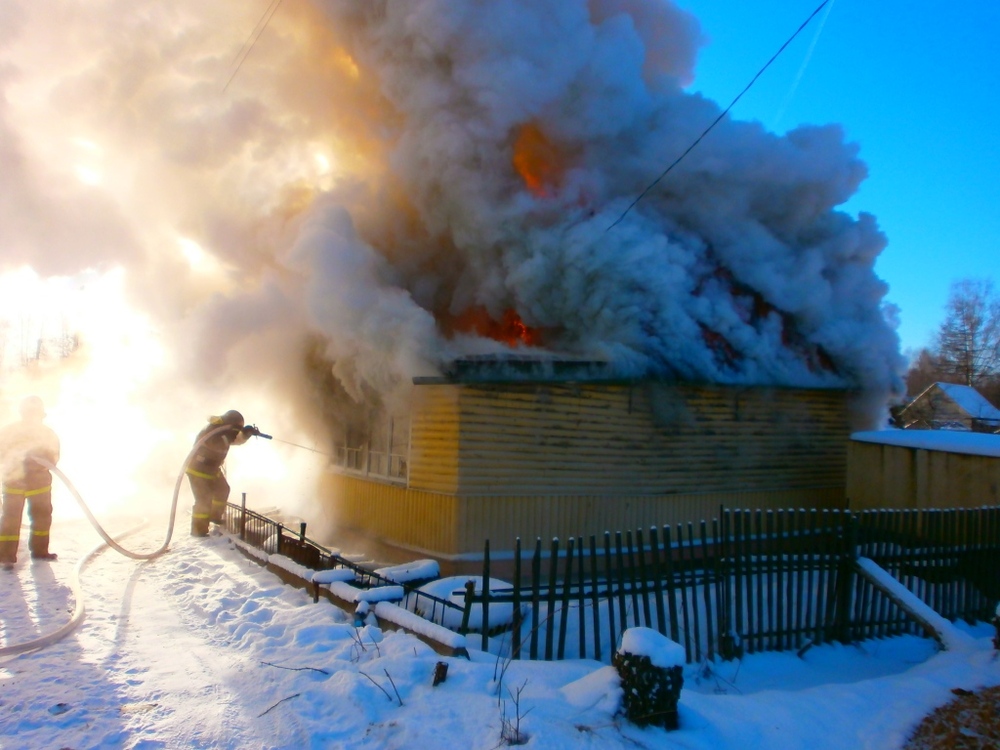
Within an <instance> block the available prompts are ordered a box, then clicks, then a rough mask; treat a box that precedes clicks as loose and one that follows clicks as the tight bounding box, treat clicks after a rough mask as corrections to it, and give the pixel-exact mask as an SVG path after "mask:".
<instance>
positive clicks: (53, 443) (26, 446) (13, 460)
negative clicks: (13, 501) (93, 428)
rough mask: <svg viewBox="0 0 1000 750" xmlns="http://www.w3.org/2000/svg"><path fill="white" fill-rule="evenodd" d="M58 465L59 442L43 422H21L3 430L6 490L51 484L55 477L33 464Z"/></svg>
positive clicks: (0, 466) (0, 443)
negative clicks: (41, 462)
mask: <svg viewBox="0 0 1000 750" xmlns="http://www.w3.org/2000/svg"><path fill="white" fill-rule="evenodd" d="M35 456H37V457H38V458H42V459H45V460H46V461H48V462H49V463H51V464H53V465H55V464H57V463H58V462H59V438H58V437H57V436H56V433H55V432H54V431H53V430H52V429H51V428H49V427H47V426H46V425H44V424H42V423H41V422H35V421H20V422H14V423H12V424H9V425H7V426H6V427H4V428H3V429H0V471H2V472H3V483H4V486H5V487H11V488H17V489H28V490H32V489H38V488H40V487H47V486H49V485H51V484H52V473H51V472H50V471H49V470H48V469H47V468H45V467H44V466H42V465H41V464H40V463H37V462H36V461H34V460H33V457H35Z"/></svg>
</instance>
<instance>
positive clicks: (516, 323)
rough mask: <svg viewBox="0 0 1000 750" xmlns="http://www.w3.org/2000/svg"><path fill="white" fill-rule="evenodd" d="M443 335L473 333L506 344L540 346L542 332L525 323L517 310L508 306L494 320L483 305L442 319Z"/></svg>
mask: <svg viewBox="0 0 1000 750" xmlns="http://www.w3.org/2000/svg"><path fill="white" fill-rule="evenodd" d="M442 329H444V332H445V335H447V336H452V335H454V334H456V333H474V334H476V335H477V336H482V337H483V338H490V339H493V340H494V341H500V342H502V343H504V344H507V345H508V346H522V345H523V346H541V344H542V332H541V331H540V330H539V329H537V328H531V327H530V326H527V325H525V323H524V321H522V320H521V316H520V315H518V314H517V311H516V310H514V309H512V308H508V309H507V310H506V311H504V314H503V317H502V318H501V319H500V320H494V319H493V318H491V317H490V314H489V313H488V312H487V311H486V308H485V307H482V306H476V307H472V308H469V309H468V310H466V311H465V312H464V313H462V314H461V315H456V316H454V317H450V318H448V319H446V320H443V321H442Z"/></svg>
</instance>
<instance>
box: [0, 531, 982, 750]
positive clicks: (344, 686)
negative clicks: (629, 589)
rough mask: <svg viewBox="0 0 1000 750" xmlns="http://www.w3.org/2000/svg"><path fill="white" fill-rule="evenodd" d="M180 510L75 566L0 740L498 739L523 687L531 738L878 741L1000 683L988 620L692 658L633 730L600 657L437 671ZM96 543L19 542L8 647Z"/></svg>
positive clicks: (902, 734)
mask: <svg viewBox="0 0 1000 750" xmlns="http://www.w3.org/2000/svg"><path fill="white" fill-rule="evenodd" d="M120 524H121V525H120V527H119V528H120V529H122V530H123V529H126V528H129V527H130V526H131V525H132V524H130V523H128V522H124V521H121V522H120ZM183 525H184V524H183V523H182V522H180V521H179V523H178V527H179V529H180V531H179V533H178V534H177V535H176V536H175V539H174V541H173V543H172V545H171V549H170V551H169V552H168V553H167V554H166V555H165V556H163V557H161V558H159V559H157V560H155V561H153V562H148V563H141V562H135V561H133V560H129V559H127V558H125V557H122V556H120V555H118V554H117V553H115V552H112V551H110V550H106V551H104V552H102V553H100V554H98V555H97V556H96V557H94V558H93V560H92V561H91V562H89V563H88V564H87V565H86V566H85V567H84V569H83V572H82V581H83V590H84V597H85V601H86V607H87V617H86V620H85V621H84V623H83V624H82V625H81V626H80V627H79V628H78V629H77V630H75V631H74V632H73V633H72V634H70V635H69V636H68V637H66V638H65V639H63V640H61V641H59V642H58V643H56V644H54V645H51V646H48V647H47V648H44V649H42V650H40V651H36V652H32V653H25V654H20V655H16V656H11V657H7V658H4V659H3V660H2V661H0V747H3V748H73V749H74V750H83V749H85V748H141V749H142V750H148V749H151V748H233V749H234V750H235V749H236V748H239V749H240V750H244V749H249V748H428V749H429V748H483V749H484V750H488V749H490V748H496V747H498V746H499V745H500V738H501V728H502V727H501V717H502V716H505V717H506V718H507V719H508V720H514V719H516V718H517V713H518V709H516V708H515V706H514V702H513V700H512V697H511V695H512V693H516V692H517V691H518V689H520V699H519V713H520V719H521V730H522V732H523V733H524V734H525V735H526V736H527V738H528V743H527V747H532V748H551V749H556V748H559V749H562V748H566V749H567V750H568V749H569V748H574V749H576V748H619V747H620V748H635V747H645V748H693V749H702V748H703V749H705V750H708V749H709V748H712V749H714V750H729V749H732V750H737V748H738V749H739V750H756V749H758V748H759V749H760V750H764V749H765V748H766V749H768V750H780V749H782V748H788V749H789V750H791V749H792V748H795V749H796V750H797V749H798V748H803V747H809V748H812V749H814V750H823V749H826V748H829V749H831V750H832V749H833V748H852V749H853V748H878V749H879V750H885V749H887V748H896V747H901V745H902V744H903V742H904V741H905V739H906V737H907V736H908V734H909V733H910V732H911V731H912V729H913V728H914V727H915V726H916V724H917V723H918V722H919V721H920V719H921V718H922V717H923V716H924V715H925V714H927V713H928V712H929V711H930V710H931V709H932V708H934V707H935V706H938V705H941V704H943V703H946V702H948V701H949V700H950V699H951V698H953V697H954V696H953V695H952V694H951V692H950V691H951V689H952V688H957V687H961V688H965V689H970V690H971V689H975V688H977V687H981V686H987V685H996V684H1000V661H998V659H997V658H996V655H995V653H994V650H993V648H992V643H991V640H990V638H991V635H992V632H993V631H992V628H991V627H989V626H987V625H980V626H977V627H975V628H966V627H964V626H959V627H961V628H962V629H963V630H965V631H966V632H967V633H968V634H969V635H971V636H972V640H971V641H968V642H967V643H968V645H967V647H965V648H961V649H956V650H953V651H943V652H939V651H937V649H936V647H935V644H934V642H933V641H930V640H927V639H921V638H916V637H909V636H908V637H900V638H892V639H888V640H883V641H871V642H867V643H864V644H862V645H861V646H840V645H833V646H823V647H817V648H813V649H811V650H810V651H808V652H807V653H805V655H804V657H803V658H799V657H797V656H796V655H795V654H763V655H755V656H749V657H747V658H745V659H743V660H742V661H735V662H728V663H727V662H720V663H714V664H703V665H688V667H687V668H686V669H685V685H684V690H683V693H682V695H681V704H680V722H681V729H680V730H678V731H676V732H670V733H668V732H666V731H663V730H660V729H655V728H650V729H640V728H638V727H635V726H633V725H631V724H629V723H627V722H626V721H624V720H623V719H621V718H620V717H618V716H616V709H617V707H618V701H619V695H620V694H619V688H618V683H617V678H616V677H615V675H614V672H613V670H612V669H611V668H610V667H605V666H603V665H601V664H598V663H596V662H592V661H569V662H560V663H542V662H536V663H531V662H514V663H511V664H510V665H509V668H508V669H507V670H506V672H505V674H504V675H503V679H502V684H498V681H497V675H498V672H499V671H500V668H502V666H503V665H498V663H497V660H496V658H495V657H493V656H489V655H487V654H483V653H481V652H477V651H473V652H472V659H471V661H466V660H464V659H447V660H445V661H447V662H448V675H447V680H446V681H445V682H444V683H442V684H440V685H438V686H437V687H434V686H432V678H433V673H434V670H435V665H436V664H437V663H438V662H439V661H442V657H440V656H439V655H437V654H436V653H434V652H433V651H432V650H431V649H430V648H429V647H428V646H427V645H425V644H424V643H423V642H422V641H420V640H418V639H417V638H415V637H413V636H410V635H407V634H403V633H396V632H389V631H386V632H383V631H380V630H379V629H378V628H377V627H374V626H371V625H368V626H365V627H362V628H360V629H356V628H354V627H353V626H352V625H351V624H350V622H349V618H348V617H347V616H346V614H345V613H343V612H341V611H340V610H338V609H337V608H335V607H334V606H332V605H330V604H329V603H327V602H325V601H322V600H321V601H320V602H319V603H318V604H314V603H313V602H312V600H311V599H310V598H309V597H308V596H307V595H306V594H305V593H304V592H302V591H300V590H296V589H293V588H291V587H289V586H285V585H283V584H281V583H280V582H279V581H278V580H277V579H276V578H275V577H274V576H273V575H272V574H270V573H268V572H267V571H266V570H264V569H263V568H261V567H259V566H258V565H257V564H256V563H254V562H251V561H250V560H248V559H247V558H245V557H244V556H242V555H241V554H240V553H239V552H238V551H236V550H235V549H234V547H233V546H232V544H231V542H230V541H229V540H228V539H227V538H225V537H212V538H209V539H199V540H195V539H191V538H190V537H188V536H187V535H186V534H185V532H184V531H183ZM163 533H164V532H163V530H162V529H161V528H158V527H153V526H149V527H146V528H144V529H143V530H142V531H140V532H138V533H137V534H135V535H133V536H132V537H130V538H129V539H128V540H127V542H126V546H128V547H129V548H131V549H135V550H152V549H155V548H156V547H158V546H159V543H160V542H161V540H162V535H163ZM99 542H100V539H99V537H98V536H97V535H96V533H94V532H93V531H91V530H90V527H89V525H87V523H86V521H84V520H83V519H79V518H75V519H59V518H58V517H57V519H56V525H55V527H54V528H53V549H55V550H57V551H58V552H59V553H60V558H59V560H58V561H57V562H55V563H51V564H49V563H32V562H30V561H29V560H27V555H25V554H23V552H22V555H21V557H22V558H23V561H22V562H21V563H19V564H18V567H17V568H16V569H14V570H13V571H4V572H2V573H3V575H2V577H0V628H2V629H0V647H4V646H9V645H11V644H14V643H20V642H23V641H26V640H30V639H32V638H34V637H37V636H38V635H42V634H45V633H48V632H50V631H51V630H54V629H55V628H56V627H58V626H59V625H60V624H62V623H63V622H65V621H66V620H67V619H69V617H70V614H71V612H72V610H73V607H74V604H75V602H74V597H73V595H72V592H71V590H70V588H69V582H70V580H71V577H72V576H71V574H72V571H73V569H74V567H75V565H76V563H77V560H78V559H80V558H82V557H83V556H84V555H86V554H87V553H88V552H89V551H90V550H92V549H93V548H94V547H96V546H97V545H98V544H99ZM470 640H473V642H474V639H470ZM960 640H962V639H960Z"/></svg>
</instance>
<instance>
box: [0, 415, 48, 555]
mask: <svg viewBox="0 0 1000 750" xmlns="http://www.w3.org/2000/svg"><path fill="white" fill-rule="evenodd" d="M20 412H21V420H20V421H19V422H14V423H12V424H9V425H7V426H6V427H4V428H3V429H0V469H2V471H3V513H2V514H0V564H5V565H12V564H13V563H15V562H17V546H18V543H19V542H20V532H21V516H22V514H23V512H24V504H25V502H27V504H28V518H29V520H30V525H31V537H30V540H29V543H28V548H29V550H30V552H31V556H32V557H33V558H34V559H36V560H55V559H56V555H55V554H54V553H52V552H49V529H50V528H51V527H52V472H50V471H49V470H48V469H47V468H46V467H45V466H43V465H42V464H40V463H38V462H37V461H35V460H34V457H35V456H37V457H39V458H42V459H44V460H46V461H48V462H49V463H50V464H52V465H53V466H54V465H55V464H56V463H58V462H59V438H58V437H57V436H56V433H55V432H53V431H52V429H51V428H49V427H48V426H46V425H44V424H42V421H43V420H44V419H45V405H44V404H43V403H42V400H41V399H40V398H39V397H38V396H28V397H27V398H26V399H24V400H23V401H22V402H21V405H20Z"/></svg>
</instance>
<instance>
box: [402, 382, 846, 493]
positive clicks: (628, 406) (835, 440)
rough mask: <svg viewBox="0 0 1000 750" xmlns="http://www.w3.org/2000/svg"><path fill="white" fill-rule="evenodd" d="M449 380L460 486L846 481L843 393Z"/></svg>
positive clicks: (650, 487)
mask: <svg viewBox="0 0 1000 750" xmlns="http://www.w3.org/2000/svg"><path fill="white" fill-rule="evenodd" d="M436 387H439V386H436ZM451 387H453V388H455V389H456V390H457V391H458V393H459V402H458V405H459V411H458V417H459V420H460V432H459V455H458V492H459V493H460V494H463V495H468V494H488V495H518V494H524V495H530V494H561V495H572V494H591V495H592V494H610V495H643V494H651V495H664V494H691V493H706V492H735V491H755V490H756V491H762V490H771V489H780V490H785V489H803V488H821V487H843V485H844V481H845V472H846V439H847V435H848V429H847V422H846V407H845V395H844V393H842V392H839V391H805V390H793V389H768V388H745V389H739V388H726V387H708V386H704V387H703V386H679V385H678V386H656V385H638V386H629V385H604V384H581V385H571V384H566V385H561V384H558V385H519V384H502V385H496V384H488V385H487V384H483V385H469V384H466V385H461V386H451ZM416 390H420V388H419V387H418V388H417V389H416ZM423 455H424V456H427V457H428V458H431V459H433V460H439V459H440V458H444V456H437V455H433V454H429V453H424V454H423ZM414 468H415V467H414ZM411 484H412V483H411Z"/></svg>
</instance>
